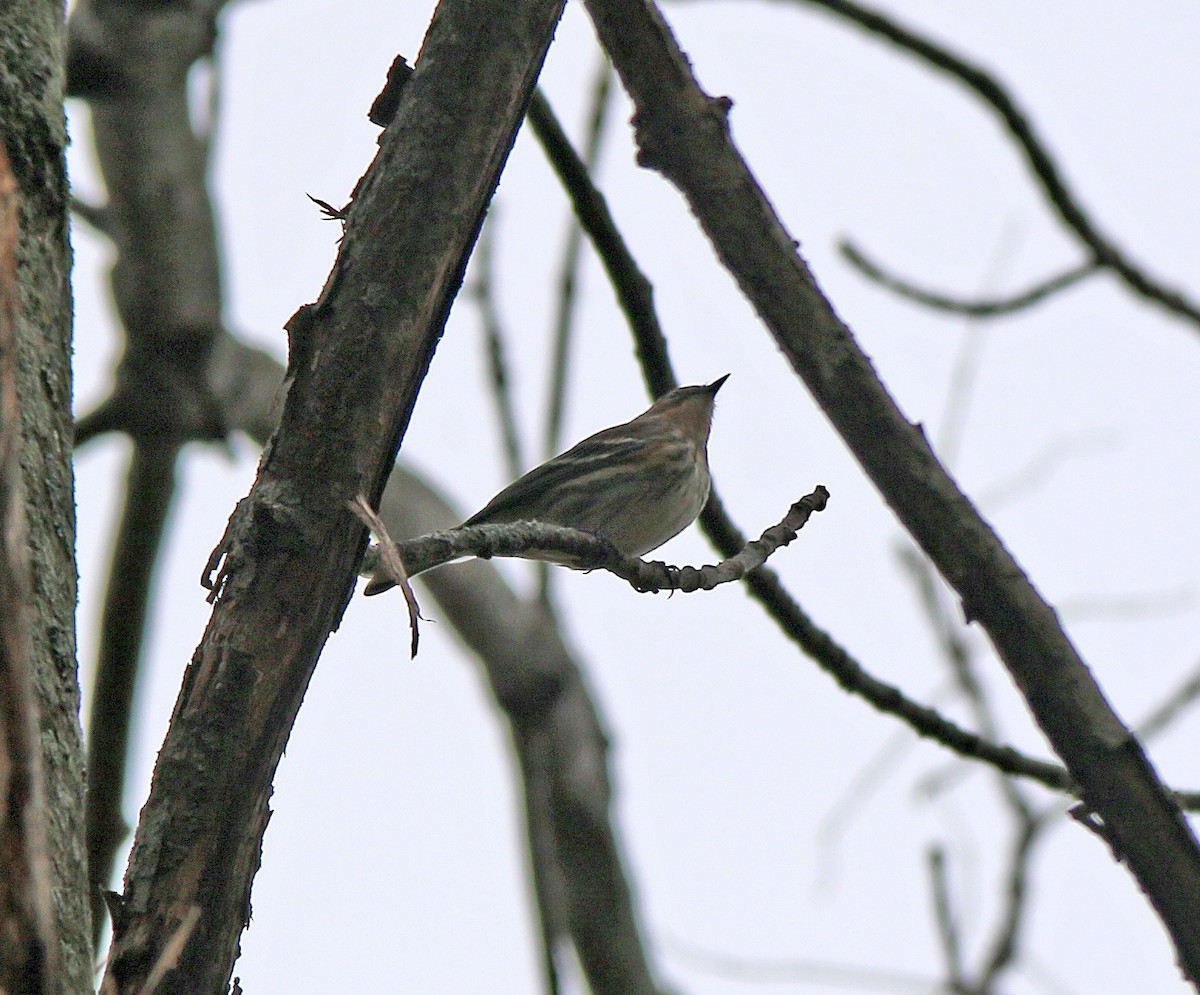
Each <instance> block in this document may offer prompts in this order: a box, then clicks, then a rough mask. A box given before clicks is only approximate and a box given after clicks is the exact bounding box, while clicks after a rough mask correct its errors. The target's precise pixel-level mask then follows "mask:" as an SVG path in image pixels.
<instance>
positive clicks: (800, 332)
mask: <svg viewBox="0 0 1200 995" xmlns="http://www.w3.org/2000/svg"><path fill="white" fill-rule="evenodd" d="M585 2H586V5H587V8H588V12H589V14H590V15H591V17H592V20H593V23H594V24H595V25H596V29H597V33H598V34H599V36H600V38H601V42H602V44H603V45H604V47H605V48H606V49H607V51H608V53H609V55H610V56H611V57H612V60H613V64H614V66H615V67H616V69H617V72H618V73H619V74H620V76H621V79H622V82H623V84H624V85H625V87H626V89H627V90H628V91H629V93H630V95H631V96H632V98H633V101H634V104H635V107H636V113H635V117H634V121H635V125H636V137H637V141H638V146H639V153H638V160H639V162H640V163H641V164H643V165H645V166H649V167H651V168H654V169H656V170H658V171H660V172H662V173H663V174H664V175H665V176H666V177H667V178H668V179H669V180H671V181H672V182H673V183H674V184H675V185H676V186H677V187H678V188H679V189H680V190H681V191H682V193H683V194H684V196H685V197H686V199H687V201H688V205H689V207H690V208H691V210H692V212H693V214H694V215H695V216H696V218H697V220H698V221H699V223H700V225H701V226H702V228H703V229H704V231H705V233H706V234H707V235H708V237H709V239H710V241H711V242H712V244H713V247H714V249H715V251H716V253H717V255H718V257H719V258H720V259H721V261H722V263H723V264H724V265H725V266H726V268H727V269H728V270H729V271H730V272H731V273H732V274H733V275H734V277H735V279H736V280H737V282H738V285H739V287H740V288H741V290H742V292H743V293H744V294H746V296H747V298H748V299H749V300H750V301H751V303H752V304H753V306H754V307H755V309H756V311H757V312H758V314H759V315H760V317H761V319H762V321H763V323H764V324H765V325H766V327H767V328H768V329H769V330H770V332H771V333H772V335H773V337H774V339H775V341H776V343H777V344H778V346H779V347H780V349H781V350H782V351H783V353H784V355H785V356H786V357H787V358H788V360H789V361H790V363H791V364H792V366H793V368H794V369H795V371H796V373H797V375H799V376H800V377H801V378H802V379H803V380H804V382H805V384H806V385H807V386H808V388H809V390H810V392H811V393H812V394H813V396H814V397H815V398H816V399H817V401H818V403H819V404H820V405H821V407H822V410H823V411H824V412H825V414H826V416H827V417H828V418H829V419H830V420H831V422H832V423H833V425H834V427H835V428H836V429H837V430H838V432H839V433H840V435H841V436H842V438H843V440H844V441H845V442H846V444H847V446H848V447H849V448H850V450H851V451H852V452H853V453H854V455H855V457H856V458H857V459H858V460H859V462H860V463H861V464H862V466H863V468H864V470H865V472H866V473H867V475H868V476H869V477H870V478H871V479H872V481H873V482H874V483H875V485H876V487H877V488H879V490H880V492H881V493H882V495H883V497H884V498H885V500H886V501H887V503H888V504H889V505H890V507H891V508H892V509H893V510H894V511H895V513H896V514H897V516H898V517H899V518H900V520H901V521H902V522H903V524H904V525H905V527H906V528H907V529H908V530H909V532H910V533H911V534H912V535H913V537H914V538H915V539H916V540H917V542H918V543H919V544H920V545H921V546H922V548H923V549H924V550H925V551H926V553H927V554H928V555H929V557H930V559H931V560H932V561H933V562H934V563H935V564H936V565H937V567H938V569H939V571H940V572H941V574H942V575H943V576H944V577H946V578H947V580H949V581H950V583H951V584H952V585H953V586H954V587H955V589H956V591H957V592H958V595H959V597H960V598H961V599H962V602H963V608H964V613H965V615H966V617H967V618H968V619H971V620H974V621H978V622H980V623H981V625H982V626H983V627H984V628H985V629H986V630H987V632H988V635H989V636H990V638H991V639H992V641H993V643H994V645H995V646H996V648H997V651H998V652H999V654H1000V657H1001V659H1002V660H1003V661H1004V663H1005V665H1006V667H1007V668H1008V669H1009V671H1010V673H1011V674H1012V676H1013V679H1014V681H1015V683H1016V684H1017V686H1018V687H1020V688H1021V690H1022V692H1023V693H1024V695H1025V699H1026V702H1027V703H1028V705H1029V707H1030V709H1031V711H1032V713H1033V715H1034V717H1035V719H1036V720H1037V722H1038V725H1039V726H1040V728H1041V729H1042V730H1043V732H1044V733H1045V734H1046V736H1047V737H1048V739H1049V740H1050V742H1051V743H1052V744H1053V746H1054V749H1055V751H1056V752H1057V753H1058V754H1059V755H1060V756H1061V757H1062V758H1063V759H1064V761H1065V762H1066V765H1067V768H1068V769H1069V770H1070V772H1071V775H1072V777H1073V778H1074V779H1075V780H1076V781H1077V782H1078V783H1079V784H1080V786H1081V789H1082V791H1083V796H1084V798H1085V799H1086V803H1087V806H1089V807H1090V808H1091V809H1092V810H1093V811H1094V812H1095V813H1096V815H1097V818H1099V819H1102V820H1103V823H1104V826H1105V829H1106V832H1107V833H1108V834H1109V835H1110V837H1112V838H1113V840H1114V841H1115V842H1116V843H1117V846H1115V847H1114V850H1115V851H1116V852H1118V853H1119V855H1120V857H1121V858H1122V861H1123V862H1124V863H1125V864H1126V866H1127V867H1128V868H1129V870H1130V871H1131V873H1132V874H1133V876H1134V877H1135V878H1136V880H1137V883H1138V885H1139V886H1140V887H1141V889H1142V890H1143V892H1144V894H1145V895H1146V896H1147V897H1148V898H1149V900H1150V902H1151V904H1152V905H1153V906H1154V909H1155V911H1156V912H1157V913H1158V915H1159V917H1160V918H1161V920H1162V922H1163V924H1164V926H1165V927H1166V928H1167V930H1168V932H1169V933H1170V934H1171V937H1172V939H1173V941H1174V943H1175V949H1176V952H1177V954H1178V956H1179V961H1180V963H1181V965H1183V970H1184V973H1185V974H1186V976H1187V977H1189V978H1190V979H1192V980H1193V981H1197V982H1200V919H1197V917H1196V916H1195V914H1194V911H1195V908H1196V906H1197V905H1200V847H1198V846H1197V841H1196V837H1195V834H1194V833H1193V831H1192V829H1191V827H1190V826H1189V824H1188V823H1187V821H1186V820H1185V819H1184V818H1183V816H1182V814H1181V812H1180V810H1179V807H1178V805H1177V804H1176V802H1175V801H1174V799H1173V798H1171V796H1170V795H1169V793H1168V792H1167V790H1166V788H1165V787H1164V786H1163V784H1162V782H1161V781H1160V780H1159V778H1158V776H1157V773H1156V771H1155V769H1154V767H1153V766H1152V765H1151V763H1150V761H1149V758H1148V757H1147V756H1146V754H1145V751H1144V750H1143V749H1142V747H1141V745H1140V744H1139V743H1138V742H1137V740H1136V739H1134V738H1133V736H1132V735H1131V734H1130V733H1129V731H1128V730H1127V729H1126V728H1125V727H1124V725H1123V724H1122V723H1121V721H1120V719H1119V717H1118V716H1117V715H1116V714H1115V713H1114V712H1113V710H1112V707H1111V705H1110V704H1109V703H1108V701H1107V700H1106V699H1105V697H1104V695H1103V693H1102V692H1101V690H1100V688H1099V687H1098V686H1097V684H1096V682H1095V678H1094V677H1093V675H1092V674H1091V672H1090V671H1089V670H1088V668H1087V667H1086V665H1085V664H1084V662H1083V660H1082V659H1081V658H1080V656H1079V653H1078V651H1077V650H1076V649H1075V647H1074V645H1073V644H1072V643H1071V641H1070V640H1069V639H1068V637H1067V635H1066V633H1065V632H1064V631H1063V629H1062V626H1061V624H1060V622H1059V620H1058V619H1057V617H1056V616H1055V613H1054V610H1053V608H1052V607H1051V606H1050V605H1049V604H1047V603H1046V601H1045V600H1044V599H1043V598H1042V597H1041V595H1040V594H1039V593H1038V591H1037V590H1036V589H1035V588H1034V586H1033V584H1032V583H1031V582H1030V581H1029V579H1028V577H1027V576H1026V574H1025V573H1024V572H1023V571H1022V569H1021V567H1020V566H1019V565H1018V564H1017V563H1016V561H1015V560H1014V559H1013V557H1012V555H1011V553H1009V551H1008V550H1007V549H1006V548H1005V547H1004V545H1003V544H1002V543H1001V541H1000V539H999V537H998V536H997V535H996V534H995V532H994V531H993V530H992V529H991V527H990V526H989V525H988V524H987V523H986V522H985V521H983V519H982V518H981V517H980V516H979V514H978V512H977V510H976V509H975V507H974V506H973V505H972V504H971V502H970V501H969V500H968V499H967V498H966V496H965V495H964V494H962V492H961V491H960V490H959V489H958V487H957V486H956V484H955V483H954V481H953V480H952V479H951V478H950V477H949V476H948V474H947V473H946V472H945V469H944V468H943V467H942V466H941V464H940V463H939V462H938V460H937V458H936V456H935V455H934V453H933V451H932V449H931V448H930V447H929V445H928V442H927V441H926V439H925V437H924V435H923V434H922V432H921V431H920V429H919V428H918V427H916V426H914V425H912V424H911V423H910V422H908V420H907V419H906V418H905V417H904V415H903V413H902V412H901V411H900V410H899V408H898V407H897V406H896V404H895V402H894V400H893V399H892V398H891V396H890V395H889V393H888V391H887V389H886V387H885V386H884V385H883V384H882V383H881V382H880V380H879V378H878V375H877V374H876V371H875V370H874V368H873V366H872V364H871V362H870V360H869V359H868V357H867V356H866V355H865V354H864V353H863V352H862V350H861V348H860V347H859V346H858V344H857V342H856V341H855V340H854V337H853V335H852V333H851V331H850V329H849V328H848V327H847V326H846V325H845V324H844V323H843V322H842V320H841V319H840V318H839V317H838V316H837V314H836V312H835V311H834V309H833V307H832V305H831V304H830V302H829V301H828V300H827V299H826V298H825V297H824V295H823V294H822V292H821V291H820V288H819V286H818V283H817V281H816V279H815V277H814V275H813V274H812V272H811V271H810V270H809V268H808V266H807V265H806V264H805V262H804V260H803V259H801V257H800V256H799V254H798V253H797V251H796V246H797V242H796V240H795V238H794V237H793V236H792V234H791V233H790V232H788V231H787V229H786V228H785V227H784V226H783V224H782V222H781V221H780V220H779V218H778V216H777V215H776V213H775V211H774V209H773V208H772V206H771V204H770V203H769V202H768V201H767V199H766V196H765V195H764V194H763V191H762V188H761V187H760V186H759V184H758V182H757V180H756V178H755V177H754V176H753V174H752V173H751V172H750V169H749V167H748V166H747V164H746V163H745V161H744V159H743V158H742V156H741V154H740V152H739V151H738V149H737V146H736V144H735V143H734V140H733V137H732V135H731V133H730V130H729V123H728V112H729V108H730V106H731V102H730V101H729V99H728V98H712V97H709V96H708V95H707V94H705V93H704V92H703V91H702V90H701V89H700V87H699V85H698V84H697V82H696V79H695V76H694V75H693V73H692V70H691V66H690V64H689V62H688V60H687V57H686V56H685V55H684V54H683V52H682V51H680V49H679V46H678V44H677V42H676V40H675V38H674V36H673V35H672V33H671V31H670V29H669V27H668V26H667V24H666V22H665V21H664V20H663V19H662V16H661V14H660V13H659V11H658V9H657V7H656V6H655V5H654V4H653V3H652V2H651V0H585Z"/></svg>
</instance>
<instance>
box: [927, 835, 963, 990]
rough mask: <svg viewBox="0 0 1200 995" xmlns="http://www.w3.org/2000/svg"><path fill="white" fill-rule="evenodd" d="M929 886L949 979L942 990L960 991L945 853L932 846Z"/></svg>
mask: <svg viewBox="0 0 1200 995" xmlns="http://www.w3.org/2000/svg"><path fill="white" fill-rule="evenodd" d="M928 864H929V885H930V888H931V889H932V891H933V911H934V920H935V921H936V922H937V927H938V938H939V939H940V940H941V942H942V957H943V959H944V960H945V962H946V973H947V975H949V977H948V979H947V982H946V987H947V988H948V989H949V990H950V991H962V989H963V964H962V943H961V941H960V940H959V936H958V921H957V919H956V917H955V915H954V906H953V902H952V901H951V899H950V882H949V880H948V876H947V874H946V851H945V850H944V849H943V848H942V847H940V846H935V847H933V848H931V849H930V851H929V853H928Z"/></svg>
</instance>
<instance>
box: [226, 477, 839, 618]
mask: <svg viewBox="0 0 1200 995" xmlns="http://www.w3.org/2000/svg"><path fill="white" fill-rule="evenodd" d="M828 500H829V492H828V491H827V490H825V488H824V487H822V486H821V485H819V484H818V485H817V488H816V490H814V491H813V492H812V493H811V494H808V495H806V496H805V497H802V498H801V499H800V500H799V501H797V502H796V503H795V504H793V505H792V507H791V509H790V510H789V511H788V513H787V515H785V516H784V518H783V520H782V521H781V522H779V524H778V525H772V526H771V527H770V528H769V529H767V530H766V531H765V532H763V534H762V535H761V536H759V537H758V539H756V540H754V541H753V542H748V543H746V544H745V545H744V546H743V548H742V549H741V550H739V551H738V552H737V553H735V554H734V555H733V556H730V557H727V558H726V559H725V560H722V561H721V562H720V563H717V564H710V565H708V566H703V567H698V568H697V567H675V566H669V565H668V564H666V563H662V562H658V561H656V562H647V561H646V560H643V559H641V558H639V557H637V556H625V555H622V554H621V553H619V552H617V550H616V548H615V547H614V546H613V545H612V543H610V542H609V541H608V540H607V539H605V538H604V537H603V536H600V535H593V534H592V533H590V532H581V531H579V530H578V529H569V528H564V527H562V526H559V525H547V524H545V523H544V522H514V523H511V524H504V525H462V526H459V527H458V528H454V529H449V530H447V531H445V532H435V533H433V534H432V535H427V536H421V537H419V538H417V539H410V540H408V541H407V542H403V543H401V544H400V555H401V556H402V557H403V559H404V562H405V564H406V566H407V575H408V576H409V577H416V576H417V575H418V574H421V573H424V572H425V571H426V570H432V569H433V568H434V567H439V566H441V565H443V564H445V563H449V562H451V561H452V560H457V559H461V558H462V557H464V556H478V557H481V558H483V559H490V558H491V557H493V556H518V557H524V558H526V559H531V560H543V559H547V558H548V557H547V554H567V555H569V556H570V557H571V560H572V564H573V565H575V564H578V565H577V566H576V567H575V568H576V569H579V570H607V571H608V572H609V573H612V574H615V575H616V576H617V577H620V578H621V579H622V580H625V581H628V582H629V585H630V586H631V587H632V588H633V589H634V590H635V591H638V592H640V593H643V594H656V593H658V592H660V591H682V592H683V593H684V594H691V593H693V592H694V591H711V590H713V589H714V588H716V587H719V586H720V585H721V584H728V583H731V582H732V581H736V580H741V579H742V578H743V577H745V576H746V575H747V574H748V573H750V572H751V571H753V570H756V569H758V568H759V567H760V566H762V564H763V563H765V562H766V560H767V558H768V557H769V556H770V555H771V554H772V553H774V552H775V550H777V549H779V548H780V547H781V546H786V545H788V544H789V543H790V542H791V541H792V540H793V539H795V538H796V533H797V532H798V531H799V530H800V529H802V528H803V527H804V525H805V523H806V522H807V521H808V519H809V517H810V516H811V515H812V513H813V512H815V511H823V510H824V508H825V504H826V502H827V501H828ZM372 550H373V551H374V552H372ZM211 566H213V564H211V563H210V567H211ZM360 571H361V573H363V574H364V575H367V576H371V577H372V580H371V582H370V583H369V584H368V585H367V587H366V590H365V591H364V592H363V593H364V594H366V595H368V596H371V595H375V594H381V593H383V592H384V591H386V590H388V589H389V588H391V587H393V586H394V584H395V582H394V581H393V580H392V579H391V577H390V576H389V573H388V571H387V570H380V569H379V550H378V547H371V550H369V551H368V555H364V557H363V562H362V566H361V567H360ZM204 585H205V587H208V588H209V589H210V590H219V588H220V577H219V576H218V577H217V578H216V579H215V580H214V579H212V578H211V577H209V576H206V577H205V580H204Z"/></svg>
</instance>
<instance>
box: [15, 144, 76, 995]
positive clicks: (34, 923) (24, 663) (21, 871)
mask: <svg viewBox="0 0 1200 995" xmlns="http://www.w3.org/2000/svg"><path fill="white" fill-rule="evenodd" d="M17 201H18V191H17V184H16V180H15V179H14V178H13V175H12V170H11V169H10V168H9V165H8V156H7V154H6V153H5V151H4V148H3V146H0V991H4V992H24V993H28V995H57V992H58V991H59V990H60V986H61V985H62V976H61V973H60V970H61V965H60V961H61V958H60V956H59V948H58V936H57V934H56V932H55V929H54V919H53V913H52V910H51V880H50V853H49V850H48V849H47V846H46V811H45V804H46V798H45V786H44V784H43V778H42V758H41V749H40V747H39V744H38V709H37V704H36V699H35V697H34V685H33V646H32V641H31V639H30V628H31V627H30V615H31V614H32V613H31V607H32V606H31V604H30V601H31V594H32V590H33V584H32V578H31V577H30V573H29V540H28V535H27V531H26V528H25V487H24V484H23V482H22V480H21V463H20V452H21V432H20V427H21V403H20V399H19V398H18V396H17V328H16V317H17V312H18V310H19V307H18V297H19V292H18V289H17V240H18V236H19V232H20V225H19V222H18V219H17V213H18V206H17Z"/></svg>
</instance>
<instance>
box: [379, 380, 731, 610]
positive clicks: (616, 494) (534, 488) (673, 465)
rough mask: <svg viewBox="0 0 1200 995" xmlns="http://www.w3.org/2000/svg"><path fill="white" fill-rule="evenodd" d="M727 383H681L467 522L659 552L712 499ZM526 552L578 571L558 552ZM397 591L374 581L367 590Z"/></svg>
mask: <svg viewBox="0 0 1200 995" xmlns="http://www.w3.org/2000/svg"><path fill="white" fill-rule="evenodd" d="M728 377H729V374H726V375H725V376H723V377H721V378H720V379H719V380H714V381H713V382H712V383H710V384H702V385H698V386H693V387H676V388H675V389H674V390H672V391H670V392H669V393H667V394H664V395H663V396H662V397H661V398H659V399H658V400H657V401H655V402H654V403H653V404H652V405H651V406H650V407H649V408H647V409H646V410H645V411H643V412H642V413H641V414H640V415H638V416H637V417H636V418H634V419H633V420H632V421H627V422H625V423H624V424H621V425H614V426H613V427H612V428H606V429H604V430H603V431H602V432H597V433H596V434H595V435H590V436H588V437H587V438H586V439H584V440H583V441H582V442H580V443H579V444H578V445H576V446H573V447H572V448H571V449H568V450H567V451H566V452H565V453H562V454H560V455H558V456H555V457H554V458H553V459H551V460H547V461H546V462H545V463H543V464H542V465H541V466H538V467H534V468H533V469H532V470H530V471H529V472H528V473H527V474H525V475H524V476H523V477H520V478H518V479H517V480H515V481H513V482H512V483H511V484H509V485H508V486H507V487H506V488H504V490H502V491H501V492H500V493H499V494H497V495H496V496H495V497H494V498H492V500H491V501H489V502H488V503H487V504H486V505H485V506H484V507H483V508H482V509H481V510H480V511H478V512H476V513H475V514H474V515H472V516H471V517H470V518H468V519H467V520H466V521H465V522H463V525H494V524H500V523H504V522H526V521H532V522H544V523H546V524H547V525H563V526H567V527H569V528H573V529H579V530H581V531H583V532H593V533H596V534H597V535H602V536H604V537H605V538H606V539H607V540H608V541H609V542H611V543H612V544H613V545H614V546H615V547H616V548H617V549H618V550H619V551H620V552H622V553H625V554H627V555H632V556H642V555H644V554H645V553H648V552H650V551H651V550H652V549H657V548H658V547H659V546H661V545H662V544H663V543H664V542H666V541H667V540H668V539H671V538H673V537H674V536H677V535H678V534H679V533H680V532H682V531H683V530H684V529H685V528H687V527H688V526H689V525H691V523H692V522H694V521H695V520H696V516H697V515H699V514H700V511H701V509H702V508H703V507H704V503H705V502H706V501H707V500H708V489H709V475H708V432H709V428H710V426H711V425H712V415H713V401H714V398H715V397H716V394H717V391H718V390H720V389H721V384H723V383H724V382H725V381H726V380H727V379H728ZM525 555H526V557H527V558H529V559H542V560H551V561H554V562H558V563H565V564H566V565H568V566H570V565H572V564H571V561H570V558H569V557H568V556H566V555H565V554H562V553H555V552H553V551H551V550H546V551H544V552H542V551H539V550H530V551H529V552H528V553H526V554H525ZM391 586H392V584H391V583H390V582H388V581H387V580H386V579H383V578H377V579H376V580H373V581H372V582H371V583H370V584H369V585H368V586H367V591H366V593H367V594H378V593H380V592H382V591H384V590H386V589H387V588H388V587H391Z"/></svg>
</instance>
